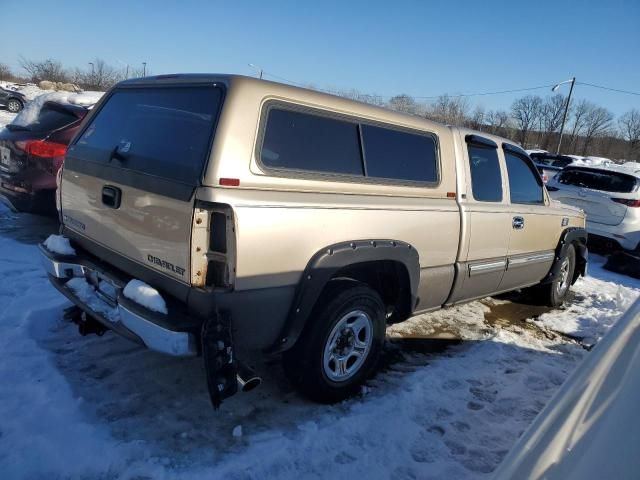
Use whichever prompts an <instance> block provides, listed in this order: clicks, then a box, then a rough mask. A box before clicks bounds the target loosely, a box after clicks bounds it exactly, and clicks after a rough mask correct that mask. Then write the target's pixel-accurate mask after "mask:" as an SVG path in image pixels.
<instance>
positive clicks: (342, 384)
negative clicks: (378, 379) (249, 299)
mask: <svg viewBox="0 0 640 480" xmlns="http://www.w3.org/2000/svg"><path fill="white" fill-rule="evenodd" d="M338 285H339V286H338V287H337V288H336V286H331V287H330V288H329V292H325V294H324V295H323V296H322V298H321V299H320V301H319V305H318V308H316V309H315V311H314V313H313V315H312V316H311V317H310V318H309V321H308V322H309V323H308V325H307V328H306V329H305V332H304V333H303V335H302V337H301V338H300V339H299V340H298V342H297V343H296V345H295V346H294V347H293V348H292V349H291V350H289V351H287V352H286V353H285V355H284V370H285V372H286V374H287V376H288V377H289V379H290V380H291V382H292V383H293V384H294V385H295V386H296V387H297V388H298V389H299V390H300V391H301V392H302V393H303V394H304V395H306V396H307V397H309V398H310V399H312V400H315V401H317V402H321V403H333V402H337V401H340V400H343V399H345V398H347V397H349V396H351V395H353V394H354V393H356V392H357V391H358V388H359V386H360V385H361V384H362V383H363V382H364V381H365V380H366V379H367V377H368V376H369V374H370V373H371V372H372V370H373V369H374V368H375V366H376V364H377V361H378V358H379V356H380V352H381V350H382V346H383V343H384V335H385V309H384V304H383V303H382V300H381V298H380V296H379V295H378V294H377V293H376V292H375V291H374V290H373V289H371V288H370V287H368V286H367V285H364V284H361V283H356V282H339V284H338Z"/></svg>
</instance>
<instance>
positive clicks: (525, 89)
mask: <svg viewBox="0 0 640 480" xmlns="http://www.w3.org/2000/svg"><path fill="white" fill-rule="evenodd" d="M263 74H264V75H265V76H267V77H271V78H275V79H276V80H281V81H283V82H287V83H290V84H292V85H296V86H298V87H308V86H309V84H306V85H305V84H304V83H301V82H295V81H293V80H289V79H288V78H284V77H280V76H278V75H274V74H272V73H269V72H263ZM553 85H554V84H553V83H550V84H548V85H540V86H537V87H526V88H515V89H511V90H500V91H495V92H479V93H460V94H456V95H447V96H449V97H454V98H457V97H479V96H485V95H502V94H506V93H517V92H526V91H530V90H540V89H542V88H550V87H553ZM314 88H316V90H320V91H322V92H327V93H333V92H331V91H329V90H325V89H322V88H317V87H314ZM372 96H378V97H381V98H392V97H395V96H396V95H381V94H372ZM441 96H442V95H410V97H412V98H416V99H417V98H419V99H431V98H438V97H441Z"/></svg>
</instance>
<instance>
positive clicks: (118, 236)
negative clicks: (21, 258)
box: [41, 75, 588, 406]
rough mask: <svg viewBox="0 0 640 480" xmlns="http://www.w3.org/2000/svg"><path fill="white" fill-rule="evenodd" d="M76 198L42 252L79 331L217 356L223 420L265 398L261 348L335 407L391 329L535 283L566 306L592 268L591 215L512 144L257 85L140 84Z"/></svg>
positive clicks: (81, 151)
mask: <svg viewBox="0 0 640 480" xmlns="http://www.w3.org/2000/svg"><path fill="white" fill-rule="evenodd" d="M58 195H59V198H58V205H59V209H60V219H61V223H62V229H61V236H59V237H55V238H50V239H48V241H47V242H46V243H45V244H43V245H42V246H41V253H42V258H43V262H44V264H45V267H46V269H47V271H48V273H49V275H50V279H51V282H52V283H53V285H55V287H56V288H58V289H59V290H60V291H61V292H62V293H63V294H64V295H66V296H67V297H68V298H69V299H70V300H71V301H72V302H73V303H74V304H75V305H76V306H77V307H76V308H73V309H71V310H70V311H68V312H67V316H68V317H69V318H70V319H72V320H74V321H76V322H77V323H79V324H80V327H81V331H82V332H84V333H88V332H97V333H103V332H104V330H105V329H110V330H113V331H115V332H118V333H120V334H122V335H124V336H126V337H128V338H130V339H133V340H135V341H138V342H140V343H142V344H144V345H146V346H147V347H149V348H152V349H154V350H158V351H162V352H165V353H168V354H171V355H202V356H203V358H204V362H205V366H206V370H207V377H208V383H209V391H210V394H211V400H212V402H213V404H214V405H216V406H217V405H219V403H220V401H221V400H222V399H223V398H226V397H228V396H229V395H231V394H233V393H235V392H236V391H237V390H238V388H242V389H247V388H250V387H251V386H252V385H255V383H257V382H256V378H255V377H252V374H251V373H250V372H249V370H248V368H247V367H246V366H245V365H244V363H243V362H242V359H243V358H246V357H245V355H246V353H247V352H249V353H250V351H256V350H257V351H261V352H263V353H264V354H265V355H281V356H282V358H283V361H284V367H285V371H286V373H287V375H288V376H289V378H290V379H291V380H292V382H293V383H294V384H295V385H296V386H297V387H299V389H300V390H301V391H302V392H303V393H304V394H306V395H307V396H308V397H310V398H312V399H314V400H317V401H322V402H333V401H337V400H340V399H343V398H345V397H347V396H348V395H350V394H352V393H353V392H354V391H356V390H357V388H358V386H359V385H360V384H361V383H362V382H363V381H364V380H365V379H366V378H367V376H368V375H369V374H370V373H371V372H372V371H373V369H374V367H375V365H376V360H377V359H378V357H379V354H380V352H381V349H382V345H383V340H384V336H385V326H386V325H387V324H388V323H393V322H401V321H403V320H405V319H407V318H408V317H410V316H412V315H415V314H417V313H421V312H427V311H430V310H435V309H439V308H442V307H446V306H449V305H455V304H457V303H461V302H468V301H470V300H473V299H477V298H481V297H484V296H487V295H494V294H497V293H500V292H505V291H509V290H514V289H521V288H532V289H534V290H535V293H536V294H537V296H538V298H539V299H540V300H541V301H543V302H546V303H548V304H550V305H554V306H555V305H559V304H561V303H562V301H563V300H564V299H565V297H566V295H567V291H568V290H569V287H570V285H571V284H572V283H573V282H575V280H576V279H577V278H578V276H580V275H584V274H585V271H586V268H587V256H588V254H587V248H586V238H587V235H586V232H585V229H584V226H585V217H584V214H583V213H582V212H581V211H580V210H578V209H576V208H572V207H567V206H564V205H561V204H559V203H557V202H554V201H552V200H551V199H550V198H549V195H548V194H547V191H546V190H545V187H544V185H543V183H542V181H541V179H540V177H539V175H538V173H537V171H536V169H535V167H534V165H533V164H532V162H531V160H530V158H529V157H528V156H527V154H526V153H525V152H524V151H523V150H522V149H521V148H520V147H519V146H518V145H516V144H514V143H513V142H512V141H510V140H507V139H504V138H499V137H495V136H492V135H487V134H484V133H480V132H474V131H470V130H466V129H462V128H455V127H451V126H446V125H441V124H438V123H434V122H432V121H429V120H425V119H423V118H420V117H417V116H410V115H404V114H401V113H397V112H393V111H389V110H386V109H383V108H378V107H374V106H371V105H366V104H363V103H358V102H354V101H350V100H347V99H344V98H339V97H336V96H332V95H327V94H324V93H320V92H317V91H312V90H306V89H302V88H296V87H292V86H288V85H282V84H278V83H273V82H268V81H262V80H256V79H251V78H245V77H241V76H233V75H162V76H157V77H148V78H143V79H136V80H127V81H124V82H121V83H120V84H118V85H117V86H115V87H114V88H113V89H112V90H111V91H110V92H108V93H107V94H106V95H105V96H104V97H103V99H102V100H101V101H100V103H99V104H98V105H97V106H96V107H95V108H94V109H93V111H92V112H91V113H90V114H89V116H88V117H87V119H86V120H85V122H84V125H83V127H82V129H81V130H80V131H79V132H78V134H77V136H76V138H75V139H74V140H73V141H72V143H71V144H70V147H69V150H68V153H67V156H66V158H65V163H64V169H63V173H62V176H61V179H60V188H59V191H58ZM247 372H249V373H247ZM247 376H248V377H249V378H248V377H247ZM238 385H240V387H238Z"/></svg>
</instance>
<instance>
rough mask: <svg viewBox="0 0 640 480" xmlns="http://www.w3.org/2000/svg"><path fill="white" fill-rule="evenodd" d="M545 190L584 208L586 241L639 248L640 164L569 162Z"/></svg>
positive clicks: (629, 248)
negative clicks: (587, 237) (592, 240)
mask: <svg viewBox="0 0 640 480" xmlns="http://www.w3.org/2000/svg"><path fill="white" fill-rule="evenodd" d="M547 190H549V192H550V194H551V197H552V198H553V199H555V200H559V201H561V202H562V203H566V204H569V205H574V206H576V207H580V208H581V209H583V210H584V211H585V213H586V214H587V231H588V232H589V239H590V240H591V239H594V240H596V241H599V240H602V241H604V242H605V243H606V244H607V245H608V246H609V247H612V248H615V247H622V248H623V249H625V250H640V164H638V163H635V162H631V163H627V164H624V165H615V164H609V165H606V166H598V167H583V166H577V165H571V166H569V167H567V168H565V169H564V170H563V171H562V172H561V173H559V174H558V175H556V176H555V177H554V178H553V179H551V180H550V181H549V183H548V184H547Z"/></svg>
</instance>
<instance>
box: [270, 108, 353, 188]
mask: <svg viewBox="0 0 640 480" xmlns="http://www.w3.org/2000/svg"><path fill="white" fill-rule="evenodd" d="M260 157H261V161H262V164H263V165H265V166H266V167H270V168H284V169H292V170H303V171H311V172H321V173H337V174H346V175H358V176H363V175H364V170H363V167H362V156H361V154H360V139H359V133H358V124H357V123H351V122H346V121H343V120H339V119H336V118H329V117H324V116H320V115H310V114H308V113H304V112H297V111H291V110H283V109H279V108H272V109H271V110H269V117H268V119H267V127H266V131H265V134H264V141H263V143H262V152H261V156H260Z"/></svg>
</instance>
